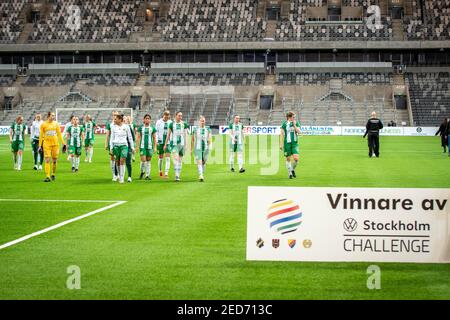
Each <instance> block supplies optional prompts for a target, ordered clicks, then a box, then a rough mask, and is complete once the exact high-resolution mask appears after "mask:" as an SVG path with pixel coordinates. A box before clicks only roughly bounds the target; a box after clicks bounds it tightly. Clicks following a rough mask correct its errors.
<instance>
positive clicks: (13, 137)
mask: <svg viewBox="0 0 450 320" xmlns="http://www.w3.org/2000/svg"><path fill="white" fill-rule="evenodd" d="M26 130H27V126H26V125H25V124H24V123H23V116H22V115H19V116H18V117H17V118H16V121H14V122H13V124H12V125H11V129H10V131H9V142H10V143H11V151H12V153H13V161H14V170H17V171H20V170H22V157H23V148H24V146H25V132H26Z"/></svg>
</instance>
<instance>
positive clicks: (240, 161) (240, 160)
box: [238, 152, 244, 170]
mask: <svg viewBox="0 0 450 320" xmlns="http://www.w3.org/2000/svg"><path fill="white" fill-rule="evenodd" d="M238 164H239V170H241V169H242V168H243V167H244V157H243V156H242V152H238Z"/></svg>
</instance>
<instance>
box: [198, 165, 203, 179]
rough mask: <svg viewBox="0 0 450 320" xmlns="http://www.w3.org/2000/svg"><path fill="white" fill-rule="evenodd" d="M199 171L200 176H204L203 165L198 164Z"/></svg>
mask: <svg viewBox="0 0 450 320" xmlns="http://www.w3.org/2000/svg"><path fill="white" fill-rule="evenodd" d="M197 169H198V175H199V176H201V175H202V174H203V165H201V164H198V165H197Z"/></svg>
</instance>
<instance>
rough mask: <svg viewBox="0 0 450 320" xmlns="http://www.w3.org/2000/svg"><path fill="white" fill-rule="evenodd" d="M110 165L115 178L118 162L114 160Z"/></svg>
mask: <svg viewBox="0 0 450 320" xmlns="http://www.w3.org/2000/svg"><path fill="white" fill-rule="evenodd" d="M110 164H111V172H112V176H113V177H115V176H116V170H115V169H116V162H115V161H114V160H110Z"/></svg>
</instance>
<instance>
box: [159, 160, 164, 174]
mask: <svg viewBox="0 0 450 320" xmlns="http://www.w3.org/2000/svg"><path fill="white" fill-rule="evenodd" d="M162 165H163V158H159V159H158V169H159V172H162V171H163V167H162Z"/></svg>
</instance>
